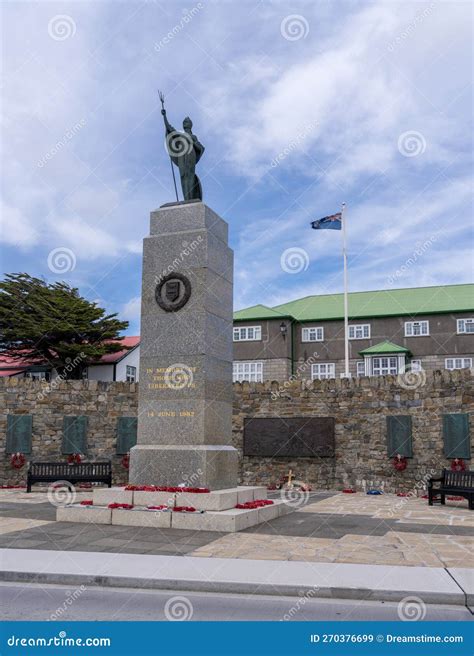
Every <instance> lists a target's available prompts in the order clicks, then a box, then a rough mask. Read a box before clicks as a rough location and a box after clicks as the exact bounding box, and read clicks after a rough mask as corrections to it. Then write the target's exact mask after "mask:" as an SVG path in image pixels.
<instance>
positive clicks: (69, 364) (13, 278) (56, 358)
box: [0, 273, 128, 379]
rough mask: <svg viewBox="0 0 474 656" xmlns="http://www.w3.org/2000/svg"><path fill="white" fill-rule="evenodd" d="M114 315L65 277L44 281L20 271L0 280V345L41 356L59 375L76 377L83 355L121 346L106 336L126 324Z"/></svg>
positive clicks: (92, 357) (17, 354) (89, 357)
mask: <svg viewBox="0 0 474 656" xmlns="http://www.w3.org/2000/svg"><path fill="white" fill-rule="evenodd" d="M116 317H117V314H108V315H106V314H105V310H103V309H102V308H100V307H98V305H97V304H96V303H91V302H90V301H88V300H87V299H85V298H83V297H82V296H80V294H79V291H78V290H77V289H76V288H74V287H70V286H69V285H68V284H66V283H65V282H55V283H54V284H47V283H46V282H45V281H44V280H41V279H40V278H34V277H32V276H29V275H28V274H26V273H14V274H9V275H7V276H6V278H5V280H3V281H0V351H3V352H4V353H5V354H7V355H9V356H10V357H13V358H18V359H19V360H21V359H22V358H26V359H28V361H33V362H35V363H37V364H44V362H45V361H47V362H48V363H49V364H50V365H52V367H54V368H55V369H56V370H57V372H58V373H59V374H60V375H61V376H62V377H64V378H74V379H80V378H82V372H83V370H84V368H85V367H86V366H87V362H88V361H96V360H99V359H100V357H101V356H102V355H105V354H106V353H114V352H117V351H121V350H123V349H124V346H123V345H121V344H120V343H117V342H113V341H109V340H116V339H118V338H119V337H120V334H119V333H120V331H122V330H124V329H125V328H127V327H128V321H120V320H118V319H117V318H116Z"/></svg>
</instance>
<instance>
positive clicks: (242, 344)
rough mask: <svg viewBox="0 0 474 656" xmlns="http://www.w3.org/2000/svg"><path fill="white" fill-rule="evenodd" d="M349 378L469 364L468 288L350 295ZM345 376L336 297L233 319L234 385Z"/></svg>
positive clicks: (472, 345)
mask: <svg viewBox="0 0 474 656" xmlns="http://www.w3.org/2000/svg"><path fill="white" fill-rule="evenodd" d="M349 349H350V369H351V375H352V376H362V375H367V376H374V375H386V374H399V373H402V372H404V371H406V370H407V369H408V368H410V369H413V370H427V369H460V368H466V367H472V364H473V361H474V285H473V284H463V285H443V286H437V287H416V288H406V289H385V290H375V291H366V292H352V293H349ZM343 371H344V305H343V294H323V295H313V296H306V297H304V298H300V299H297V300H294V301H290V302H288V303H283V304H280V305H276V306H274V307H268V306H265V305H254V306H252V307H249V308H245V309H242V310H238V311H237V312H235V313H234V380H252V381H262V380H286V379H288V378H290V377H291V376H296V377H300V378H313V379H314V378H333V377H338V376H339V375H341V374H342V373H343Z"/></svg>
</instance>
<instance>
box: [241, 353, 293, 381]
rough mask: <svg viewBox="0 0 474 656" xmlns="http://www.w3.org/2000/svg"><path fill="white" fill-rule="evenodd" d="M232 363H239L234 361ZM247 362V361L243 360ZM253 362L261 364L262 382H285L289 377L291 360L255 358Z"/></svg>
mask: <svg viewBox="0 0 474 656" xmlns="http://www.w3.org/2000/svg"><path fill="white" fill-rule="evenodd" d="M234 362H240V360H235V359H234ZM243 362H248V360H243ZM253 362H262V365H263V366H262V368H263V380H287V379H288V378H290V376H291V360H290V359H289V358H274V359H273V358H272V359H260V358H256V359H255V360H253Z"/></svg>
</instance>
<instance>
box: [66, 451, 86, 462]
mask: <svg viewBox="0 0 474 656" xmlns="http://www.w3.org/2000/svg"><path fill="white" fill-rule="evenodd" d="M67 462H68V465H78V464H79V463H81V462H82V456H81V454H80V453H70V454H69V455H68V457H67Z"/></svg>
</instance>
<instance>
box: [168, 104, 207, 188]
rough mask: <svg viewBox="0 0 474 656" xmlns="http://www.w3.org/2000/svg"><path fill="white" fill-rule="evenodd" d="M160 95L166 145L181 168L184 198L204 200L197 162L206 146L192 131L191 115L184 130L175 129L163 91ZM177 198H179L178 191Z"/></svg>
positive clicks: (173, 159) (174, 162)
mask: <svg viewBox="0 0 474 656" xmlns="http://www.w3.org/2000/svg"><path fill="white" fill-rule="evenodd" d="M159 96H160V100H161V113H162V115H163V120H164V122H165V129H166V147H167V150H168V154H169V156H170V159H171V161H172V163H173V164H174V165H175V166H177V167H178V169H179V175H180V178H181V189H182V190H183V196H184V200H202V188H201V182H200V180H199V178H198V176H197V175H196V164H197V163H198V162H199V160H200V159H201V157H202V154H203V152H204V146H203V145H202V144H201V143H200V142H199V141H198V138H197V137H196V135H195V134H193V133H192V127H193V123H192V121H191V119H190V118H189V116H186V118H185V119H184V121H183V130H184V132H178V131H177V130H175V128H174V127H173V126H172V125H171V124H170V122H169V121H168V118H167V116H166V109H165V106H164V102H165V98H164V96H163V94H162V93H161V92H159ZM171 168H172V170H173V180H174V169H173V166H171ZM175 191H176V182H175ZM176 199H178V194H177V192H176Z"/></svg>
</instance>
